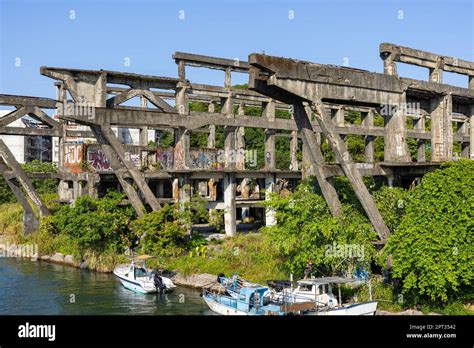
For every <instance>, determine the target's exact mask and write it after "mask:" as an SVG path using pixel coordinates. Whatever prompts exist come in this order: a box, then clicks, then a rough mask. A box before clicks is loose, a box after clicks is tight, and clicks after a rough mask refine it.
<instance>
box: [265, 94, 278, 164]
mask: <svg viewBox="0 0 474 348" xmlns="http://www.w3.org/2000/svg"><path fill="white" fill-rule="evenodd" d="M263 117H267V118H268V119H269V120H271V121H274V120H275V102H274V101H273V100H272V101H270V102H267V103H264V105H263ZM275 143H276V136H275V130H273V129H265V168H266V169H267V170H274V169H275V166H276V157H275Z"/></svg>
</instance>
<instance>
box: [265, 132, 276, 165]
mask: <svg viewBox="0 0 474 348" xmlns="http://www.w3.org/2000/svg"><path fill="white" fill-rule="evenodd" d="M275 140H276V136H275V131H274V130H272V129H266V130H265V169H267V170H275V167H276V154H275V143H276V141H275Z"/></svg>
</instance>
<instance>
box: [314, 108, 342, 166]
mask: <svg viewBox="0 0 474 348" xmlns="http://www.w3.org/2000/svg"><path fill="white" fill-rule="evenodd" d="M330 115H331V118H332V122H333V123H334V125H335V126H336V127H343V126H344V123H345V116H346V109H345V107H344V106H341V107H340V108H338V109H337V110H334V109H330ZM339 137H340V138H341V139H342V140H343V141H344V142H346V141H347V139H346V138H347V137H346V135H345V134H339ZM319 143H321V140H319ZM346 145H347V143H346ZM336 163H339V161H338V159H337V158H336Z"/></svg>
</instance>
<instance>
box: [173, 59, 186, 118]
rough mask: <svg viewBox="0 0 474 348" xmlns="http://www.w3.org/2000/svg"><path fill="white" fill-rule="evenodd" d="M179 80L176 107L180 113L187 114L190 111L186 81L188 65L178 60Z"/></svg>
mask: <svg viewBox="0 0 474 348" xmlns="http://www.w3.org/2000/svg"><path fill="white" fill-rule="evenodd" d="M178 76H179V82H178V85H177V89H176V109H177V110H178V113H180V114H182V115H187V114H188V113H189V106H188V94H187V88H188V86H187V83H186V66H185V64H184V62H183V61H179V62H178Z"/></svg>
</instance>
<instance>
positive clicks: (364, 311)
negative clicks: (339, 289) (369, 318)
mask: <svg viewBox="0 0 474 348" xmlns="http://www.w3.org/2000/svg"><path fill="white" fill-rule="evenodd" d="M377 305H378V302H377V301H371V302H365V303H357V304H353V305H350V306H346V307H342V308H334V309H329V310H321V311H314V312H308V313H307V314H308V315H375V312H376V311H377Z"/></svg>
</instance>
